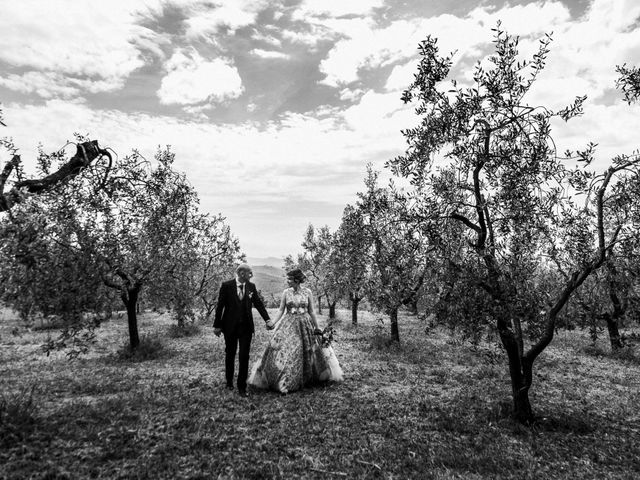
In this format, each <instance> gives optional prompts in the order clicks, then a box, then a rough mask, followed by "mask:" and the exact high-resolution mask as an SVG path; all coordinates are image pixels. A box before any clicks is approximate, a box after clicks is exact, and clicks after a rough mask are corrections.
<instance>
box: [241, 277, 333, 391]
mask: <svg viewBox="0 0 640 480" xmlns="http://www.w3.org/2000/svg"><path fill="white" fill-rule="evenodd" d="M304 281H305V276H304V273H302V270H300V269H295V270H291V271H290V272H287V284H288V285H289V288H287V289H285V291H284V292H283V293H282V300H281V301H280V310H279V312H278V314H277V315H276V318H275V319H274V320H273V322H271V321H270V322H268V323H267V327H269V328H271V327H273V326H274V325H275V329H274V332H273V336H272V337H271V339H270V340H269V343H268V344H267V347H266V349H265V351H264V353H263V354H262V358H261V359H260V360H258V361H257V362H256V363H255V365H254V366H253V369H252V373H251V377H250V378H249V384H250V385H253V386H255V387H258V388H271V389H273V390H276V391H278V392H281V393H288V392H292V391H294V390H299V389H301V388H302V387H304V386H305V385H310V384H313V383H318V382H326V381H329V380H333V381H342V369H341V368H340V365H339V364H338V359H337V358H336V355H335V353H334V352H333V349H332V348H331V346H323V345H322V342H321V335H322V331H321V330H320V329H319V328H318V320H317V319H316V314H315V311H314V308H313V300H312V299H313V295H312V294H311V290H309V289H308V288H306V287H302V286H301V284H302V283H303V282H304ZM285 312H286V315H284V314H285ZM283 315H284V318H283ZM281 319H282V320H281Z"/></svg>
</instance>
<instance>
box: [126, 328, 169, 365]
mask: <svg viewBox="0 0 640 480" xmlns="http://www.w3.org/2000/svg"><path fill="white" fill-rule="evenodd" d="M167 353H168V350H167V347H166V346H165V344H164V343H163V342H162V340H161V339H160V338H157V337H152V336H148V335H143V336H142V337H141V338H140V344H139V345H138V348H136V349H135V350H131V346H130V345H129V342H128V341H127V342H126V343H125V344H124V345H123V346H122V347H120V349H119V350H118V351H117V352H116V358H117V359H118V360H123V361H129V362H144V361H146V360H156V359H158V358H162V357H164V356H166V355H167Z"/></svg>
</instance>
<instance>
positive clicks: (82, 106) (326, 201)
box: [0, 0, 640, 257]
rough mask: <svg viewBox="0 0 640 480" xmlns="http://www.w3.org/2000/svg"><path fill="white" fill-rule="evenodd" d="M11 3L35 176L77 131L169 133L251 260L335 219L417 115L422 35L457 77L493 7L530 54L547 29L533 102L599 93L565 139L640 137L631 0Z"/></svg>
mask: <svg viewBox="0 0 640 480" xmlns="http://www.w3.org/2000/svg"><path fill="white" fill-rule="evenodd" d="M0 12H2V15H1V16H0V32H2V34H1V35H0V103H1V104H2V105H1V108H2V110H3V111H4V122H5V123H6V124H7V127H6V128H4V127H0V136H9V137H11V138H12V139H13V141H14V143H15V144H16V145H17V147H18V148H19V149H20V154H21V155H22V158H23V160H24V162H25V165H26V170H27V173H29V172H34V169H33V165H34V164H35V162H34V158H35V155H36V151H37V148H38V145H39V144H42V146H43V148H44V149H45V150H46V151H54V150H58V149H60V148H61V147H63V146H64V145H65V143H66V142H67V140H72V139H73V134H74V132H79V133H82V134H88V135H89V136H90V137H91V138H92V139H97V140H98V141H99V143H100V145H102V146H109V147H111V148H112V149H114V150H115V151H116V152H117V154H118V155H119V156H120V157H123V156H126V155H127V154H129V153H130V152H131V151H132V149H137V150H139V151H140V152H141V153H142V154H143V155H144V156H145V157H147V158H152V157H153V155H154V153H155V152H156V151H157V149H158V148H159V147H160V148H164V147H165V146H167V145H169V146H171V149H172V151H173V152H174V153H175V154H176V162H175V166H176V168H177V169H178V170H180V171H183V172H185V173H186V174H187V176H188V178H189V181H190V182H191V183H192V185H193V186H194V187H195V188H196V190H197V191H198V193H199V196H200V199H201V209H202V210H204V211H208V212H211V213H213V214H216V213H222V214H223V215H224V216H225V217H226V219H227V223H228V224H229V225H230V226H231V228H232V231H233V232H234V234H235V235H236V236H237V237H238V238H239V239H240V243H241V246H242V248H243V250H244V252H245V253H246V254H247V255H248V256H249V257H267V256H273V257H282V256H284V255H287V254H290V253H296V252H298V251H300V250H301V248H300V243H301V241H302V236H303V234H304V231H305V230H306V228H307V226H308V225H309V224H310V223H311V224H313V225H315V226H318V227H319V226H322V225H328V226H329V227H330V228H331V229H335V228H337V226H338V225H339V223H340V218H341V215H342V211H343V209H344V207H345V205H346V204H348V203H353V202H354V201H355V200H356V193H357V192H358V191H359V190H362V189H363V178H364V175H365V171H366V165H367V163H372V164H373V166H374V167H375V168H376V169H382V168H383V166H384V163H385V161H386V160H388V159H390V158H393V157H395V156H397V155H401V154H403V152H404V149H405V148H406V143H405V140H404V138H403V136H402V134H401V130H402V129H406V128H411V127H413V126H415V125H417V123H418V121H419V119H418V117H417V116H416V115H415V112H414V110H413V108H412V107H411V105H404V104H403V103H402V101H401V100H400V97H401V95H402V91H403V90H404V89H405V88H406V87H407V86H408V85H409V84H410V83H411V81H412V79H413V73H414V72H415V71H416V66H417V62H418V51H417V46H418V44H419V42H420V41H421V40H423V39H425V38H426V37H427V35H431V36H432V37H436V38H438V44H439V46H440V49H441V52H442V53H449V52H453V51H455V52H456V53H455V56H454V66H453V70H452V74H453V75H454V76H455V78H457V79H458V80H459V81H460V82H461V83H463V84H464V82H469V81H470V79H471V72H472V69H473V66H474V65H475V63H476V62H477V61H479V60H481V59H482V58H484V57H485V56H486V55H488V54H489V53H490V51H491V41H492V32H491V28H493V27H495V26H496V22H497V21H498V20H500V21H501V22H502V27H503V29H504V30H506V31H508V32H509V33H511V34H515V35H519V36H520V41H521V42H520V45H521V52H522V54H523V58H524V55H531V54H532V53H533V52H534V51H535V48H536V45H537V42H538V40H539V39H540V38H541V37H542V36H543V35H544V34H545V33H551V32H553V43H552V45H551V49H552V51H551V54H550V57H549V61H548V63H547V68H546V70H545V71H544V72H543V74H542V75H541V76H540V77H539V81H538V82H537V83H536V86H535V87H534V89H533V90H532V91H531V92H530V97H529V102H530V103H531V104H535V105H546V106H548V107H550V108H561V107H562V106H564V105H566V104H568V103H570V102H571V101H572V100H573V99H574V97H575V96H576V95H583V94H586V95H587V96H588V100H587V102H586V104H585V114H584V116H583V117H581V118H579V119H576V120H572V121H571V122H569V123H566V124H564V123H558V124H557V125H555V124H554V131H553V134H554V138H555V141H556V144H557V146H558V149H559V151H561V152H563V151H564V150H565V149H567V148H571V149H575V148H583V147H584V146H585V145H586V143H587V142H588V141H593V142H595V143H598V145H599V147H598V150H597V158H598V160H597V161H598V162H600V163H601V164H602V165H604V164H606V161H607V160H608V159H609V158H611V156H613V155H616V154H620V153H627V154H628V153H632V152H633V151H634V150H636V149H637V148H638V147H640V138H639V137H638V127H639V126H640V121H639V120H638V118H640V117H639V113H640V107H639V106H637V105H634V106H629V105H627V104H626V103H625V102H624V101H623V99H622V95H621V94H620V93H619V92H618V91H617V90H616V89H615V80H616V73H615V66H616V65H622V64H624V63H627V64H628V65H640V1H638V0H616V1H611V0H555V1H527V0H514V1H510V2H505V1H501V0H486V1H477V0H458V1H449V2H445V1H440V0H370V1H364V0H279V1H278V0H254V1H245V0H149V1H146V0H145V1H136V0H110V1H109V2H103V1H101V0H100V1H98V0H47V1H41V0H20V1H19V2H16V1H14V0H0ZM69 151H70V153H73V148H70V150H69ZM0 160H2V161H3V162H4V161H5V160H6V157H4V156H0Z"/></svg>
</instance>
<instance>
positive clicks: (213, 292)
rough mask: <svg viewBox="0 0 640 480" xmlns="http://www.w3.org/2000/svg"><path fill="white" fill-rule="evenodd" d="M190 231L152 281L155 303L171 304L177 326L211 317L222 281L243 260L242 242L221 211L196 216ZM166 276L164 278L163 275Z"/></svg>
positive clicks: (176, 245) (152, 294)
mask: <svg viewBox="0 0 640 480" xmlns="http://www.w3.org/2000/svg"><path fill="white" fill-rule="evenodd" d="M190 230H191V231H190V234H189V235H186V236H185V237H184V238H182V239H181V240H180V244H179V245H178V244H174V248H175V250H174V255H175V261H174V263H173V264H172V265H171V266H170V268H169V269H168V270H166V271H159V274H160V278H157V279H156V281H154V282H153V284H154V288H153V290H152V291H151V297H152V303H153V304H156V305H163V304H164V305H167V306H170V307H171V308H172V310H173V312H174V315H175V318H176V320H177V323H178V327H184V326H185V322H186V321H187V320H191V321H193V320H195V318H196V316H197V315H198V314H200V316H201V318H202V319H204V320H208V319H210V317H211V314H212V313H213V311H214V310H215V307H216V304H217V297H218V291H219V289H220V284H221V283H222V281H223V280H224V279H226V278H228V277H229V276H232V275H233V272H234V269H235V266H236V265H237V264H238V262H240V261H243V260H244V256H243V255H242V253H241V251H240V244H239V241H238V239H237V238H236V237H234V236H233V234H232V233H231V229H230V227H229V226H228V225H226V224H225V218H224V217H223V216H221V215H199V216H197V217H194V222H193V225H192V226H191V228H190ZM163 277H164V278H163Z"/></svg>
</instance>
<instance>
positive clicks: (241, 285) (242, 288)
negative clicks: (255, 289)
mask: <svg viewBox="0 0 640 480" xmlns="http://www.w3.org/2000/svg"><path fill="white" fill-rule="evenodd" d="M238 288H240V295H238V298H240V300H242V299H243V298H244V283H241V284H240V285H239V286H238Z"/></svg>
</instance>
